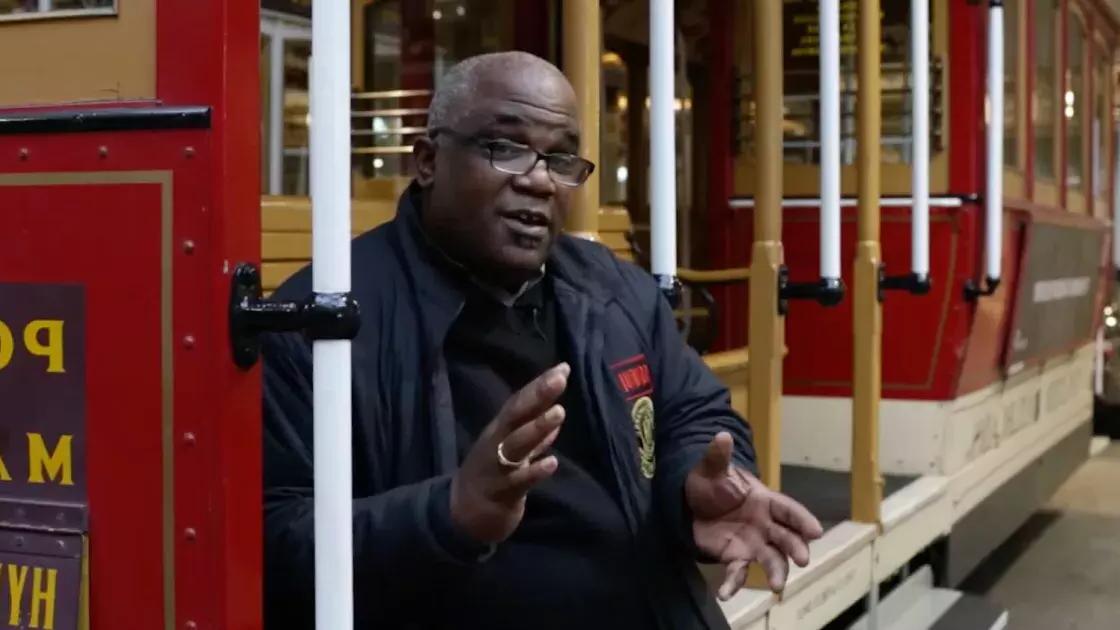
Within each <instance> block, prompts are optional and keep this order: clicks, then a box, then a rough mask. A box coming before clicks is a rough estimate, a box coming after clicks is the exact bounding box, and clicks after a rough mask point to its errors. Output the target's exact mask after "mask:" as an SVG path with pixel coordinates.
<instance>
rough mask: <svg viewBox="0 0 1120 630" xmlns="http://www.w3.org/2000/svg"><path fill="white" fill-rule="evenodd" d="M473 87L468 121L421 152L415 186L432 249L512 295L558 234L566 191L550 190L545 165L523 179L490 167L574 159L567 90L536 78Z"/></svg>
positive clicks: (518, 75)
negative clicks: (532, 156)
mask: <svg viewBox="0 0 1120 630" xmlns="http://www.w3.org/2000/svg"><path fill="white" fill-rule="evenodd" d="M487 75H488V76H483V77H480V80H479V84H478V86H477V90H476V92H475V93H474V95H473V97H471V98H469V99H468V102H467V103H465V106H466V107H467V108H468V111H467V112H466V113H465V115H463V116H462V117H460V118H459V119H458V122H457V123H456V124H455V125H454V126H453V127H452V128H451V129H450V130H449V131H448V132H446V133H437V134H436V137H435V140H434V143H433V145H432V146H430V147H428V148H427V150H426V149H424V148H420V147H421V145H418V150H417V167H418V168H417V170H418V176H417V179H418V181H420V183H421V185H422V186H425V187H426V188H427V189H428V192H429V204H428V207H427V208H425V211H424V212H425V214H424V223H425V227H426V228H427V230H428V231H429V233H431V234H432V236H433V237H434V238H436V239H437V242H438V243H439V245H440V246H441V247H443V248H444V249H445V250H447V251H448V253H449V254H450V255H452V256H453V257H454V258H456V259H457V260H459V261H460V262H463V263H464V264H467V265H469V266H471V267H472V268H473V269H474V270H475V271H476V272H477V273H482V274H486V275H488V276H492V278H491V280H492V281H495V282H497V283H500V284H503V285H506V286H509V287H514V286H517V285H518V284H520V283H521V282H524V281H525V280H526V279H527V278H529V277H532V275H533V274H535V273H537V272H538V271H539V269H540V267H541V265H542V264H543V263H544V262H545V260H546V258H547V257H548V253H549V250H550V248H551V247H552V244H553V242H554V241H555V239H556V235H557V234H558V233H559V232H560V230H561V229H562V228H563V226H564V222H565V219H566V218H567V214H568V200H569V197H570V195H571V193H572V191H573V190H575V189H574V188H571V187H568V186H564V185H561V184H557V183H556V182H555V181H554V180H553V177H552V176H551V175H550V173H549V172H548V168H547V166H546V163H545V161H544V160H541V161H539V162H537V164H536V165H535V166H534V167H533V170H531V171H530V172H529V173H527V174H524V175H518V174H511V173H507V172H502V171H500V170H498V169H496V168H494V167H493V166H492V165H491V156H492V155H493V158H494V161H495V162H496V163H497V162H499V161H500V160H501V158H502V157H503V155H507V154H509V153H510V152H517V151H521V150H523V147H529V148H531V149H533V150H534V151H538V152H540V153H569V154H578V153H579V125H578V122H577V120H576V102H575V96H574V94H573V92H572V89H571V86H570V85H569V84H568V82H567V81H566V80H565V79H564V78H563V76H561V75H557V74H554V73H547V72H542V70H541V69H539V68H533V67H525V68H518V67H513V68H507V69H506V70H505V71H504V72H493V71H491V72H488V73H487Z"/></svg>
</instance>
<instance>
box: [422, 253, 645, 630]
mask: <svg viewBox="0 0 1120 630" xmlns="http://www.w3.org/2000/svg"><path fill="white" fill-rule="evenodd" d="M463 286H464V291H465V293H466V295H467V300H466V303H465V306H464V307H463V310H462V312H461V313H460V315H459V317H458V318H457V319H456V321H455V323H454V324H453V325H452V327H451V329H450V331H449V332H448V336H447V339H446V342H445V347H444V351H445V356H446V358H447V362H448V374H449V378H450V382H451V393H452V401H453V405H454V409H455V415H456V420H457V422H458V425H459V426H458V431H459V436H458V437H459V440H458V445H459V458H460V461H462V459H463V458H464V457H465V456H466V453H467V451H468V450H469V448H470V446H471V444H473V442H474V440H475V439H476V438H477V436H478V435H479V433H481V431H482V430H483V429H484V428H485V427H486V425H487V424H488V423H489V422H490V421H491V420H492V419H493V418H494V416H495V415H496V414H497V413H498V410H499V409H500V407H501V406H502V404H503V403H504V402H505V401H506V400H507V399H508V398H509V397H510V396H511V395H512V394H513V393H514V392H516V391H517V390H518V389H520V388H521V387H523V386H524V385H526V384H528V383H529V382H530V381H531V380H532V379H534V378H536V376H538V375H539V374H541V373H542V372H544V371H546V370H548V369H549V368H551V367H552V366H554V365H556V364H557V363H560V362H561V361H565V360H568V361H569V362H571V361H570V358H569V357H568V356H567V348H569V347H570V346H571V344H569V343H566V338H565V335H566V331H565V330H564V327H563V325H562V324H560V323H559V322H558V321H557V319H558V318H557V309H556V305H555V300H554V298H553V293H552V282H551V280H550V279H549V278H548V277H547V275H546V276H545V277H544V278H543V279H542V280H541V281H540V282H538V283H537V284H535V285H534V286H532V287H531V288H529V289H528V290H527V291H525V292H524V293H523V294H522V295H521V296H520V297H518V299H517V300H516V301H515V302H514V304H513V305H512V306H506V305H504V304H502V303H501V302H499V301H498V300H496V299H495V298H494V297H492V296H491V295H488V294H487V293H485V292H484V291H482V290H481V289H480V288H478V287H477V286H476V285H474V284H473V283H470V282H469V281H466V282H464V285H463ZM578 380H579V379H577V378H569V379H568V388H567V390H566V391H565V394H564V396H563V398H562V400H561V404H562V405H563V406H564V408H565V411H566V419H565V421H564V424H563V426H562V428H561V430H560V433H559V435H558V436H557V439H556V442H555V444H554V446H553V448H552V453H553V454H554V455H556V456H557V459H558V460H559V466H558V468H557V471H556V473H555V474H554V475H553V477H551V478H550V479H548V480H546V481H544V482H542V483H541V484H540V485H538V486H537V487H536V488H534V489H533V490H532V491H530V493H529V496H528V499H527V503H526V510H525V516H524V519H523V520H522V522H521V525H520V526H519V527H518V529H517V530H516V531H515V532H514V534H513V536H512V537H511V538H510V539H509V540H507V541H505V542H503V543H502V544H500V545H499V546H498V548H497V550H496V552H495V553H494V555H493V556H492V557H490V558H489V559H488V560H486V561H485V562H483V563H480V564H479V565H478V566H477V567H474V568H473V569H472V571H471V576H470V578H469V579H468V580H466V582H467V583H466V584H463V585H460V586H458V587H453V590H454V591H456V593H455V595H457V596H458V597H457V599H459V601H456V602H454V603H453V604H452V605H450V606H448V609H449V610H454V611H455V614H454V621H455V623H456V625H457V626H458V627H463V624H464V623H465V624H467V625H468V626H469V627H486V628H493V629H499V628H525V627H535V628H553V627H555V628H579V627H581V626H582V627H583V628H592V627H612V628H649V627H653V625H654V624H653V623H652V622H651V618H650V612H649V605H648V603H647V601H646V599H645V597H646V596H645V589H644V588H643V586H642V576H641V575H639V573H640V572H639V571H638V568H637V567H638V563H637V562H635V560H636V557H635V552H634V548H635V547H634V544H633V542H632V540H631V536H630V533H629V531H628V528H627V525H626V521H625V518H624V516H623V513H622V510H621V508H620V507H619V503H618V500H617V497H616V495H617V493H616V492H615V490H614V489H613V488H614V480H613V477H612V473H611V472H610V470H609V463H608V460H607V458H606V456H605V453H606V451H605V445H604V444H603V438H602V436H601V435H600V434H599V432H598V431H595V430H593V427H592V423H591V418H590V415H589V411H588V409H587V405H586V401H585V398H584V396H583V395H582V393H581V392H580V391H579V383H578ZM495 456H496V454H495Z"/></svg>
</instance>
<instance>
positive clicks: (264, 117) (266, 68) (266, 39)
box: [259, 35, 272, 192]
mask: <svg viewBox="0 0 1120 630" xmlns="http://www.w3.org/2000/svg"><path fill="white" fill-rule="evenodd" d="M271 47H272V37H270V36H268V35H261V43H260V57H259V62H260V80H261V85H260V89H261V91H260V98H261V190H262V191H265V192H267V191H268V156H269V154H270V149H271V146H270V145H269V133H268V123H269V116H268V112H269V111H270V110H271V108H272V101H271V99H270V98H269V97H270V93H271V90H270V89H269V87H270V85H271V83H270V81H269V78H270V77H271V76H272V72H271V64H270V63H269V61H270V59H271V55H269V50H270V49H271Z"/></svg>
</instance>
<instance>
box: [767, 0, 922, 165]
mask: <svg viewBox="0 0 1120 630" xmlns="http://www.w3.org/2000/svg"><path fill="white" fill-rule="evenodd" d="M819 9H820V7H819V3H818V2H817V0H785V2H784V4H783V10H782V20H783V36H782V43H783V48H784V51H783V59H782V61H781V63H782V68H783V75H782V82H783V89H784V91H785V98H784V104H785V120H784V122H783V125H784V128H785V129H784V134H783V135H784V141H783V146H784V150H785V160H786V162H787V163H793V164H819V163H820V51H819ZM881 11H882V14H883V18H882V24H881V32H882V57H881V63H880V67H881V69H882V74H881V79H880V81H881V86H882V149H881V155H882V161H883V163H884V164H909V163H910V159H911V155H912V152H913V150H912V148H911V145H912V142H911V139H910V134H911V127H912V118H911V112H912V108H913V103H912V98H911V94H910V91H911V77H912V74H911V72H910V68H911V59H910V3H909V2H884V3H882V5H881ZM858 16H859V11H858V3H857V2H854V1H852V0H845V1H843V2H841V3H840V90H841V97H840V133H841V144H840V160H841V162H842V163H843V164H845V165H850V164H854V163H855V159H856V92H857V78H858V77H857V74H858V72H857V55H856V49H857V45H856V44H857V41H856V40H857V25H858ZM929 32H930V38H931V44H930V50H932V49H933V45H932V36H933V12H932V11H931V12H930V30H929ZM931 61H934V60H931ZM940 81H941V77H940V73H939V72H938V71H937V65H936V63H934V64H933V65H932V67H931V69H930V91H931V98H930V107H931V108H936V107H939V105H940V102H939V99H938V98H937V97H936V94H937V93H938V88H937V86H938V84H939V83H940ZM745 84H746V86H745V87H746V88H747V89H748V90H751V89H753V81H751V80H750V79H749V78H748V79H747V81H745ZM752 98H753V97H752ZM751 110H752V113H753V106H752V108H751ZM934 127H935V128H936V125H934ZM748 134H749V135H748V137H747V147H748V151H753V144H754V138H753V135H754V129H753V124H752V125H750V126H749V127H748ZM936 145H937V143H934V142H931V143H930V146H931V149H930V150H931V153H933V152H936V151H937V149H936Z"/></svg>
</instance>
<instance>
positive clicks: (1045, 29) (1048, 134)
mask: <svg viewBox="0 0 1120 630" xmlns="http://www.w3.org/2000/svg"><path fill="white" fill-rule="evenodd" d="M1059 21H1060V20H1058V0H1035V4H1034V16H1033V20H1032V22H1033V27H1034V94H1033V96H1032V100H1033V103H1034V111H1033V112H1032V114H1031V118H1032V127H1033V129H1034V176H1035V177H1036V178H1038V179H1045V180H1051V181H1053V180H1054V176H1055V161H1056V156H1055V149H1056V144H1055V139H1056V138H1057V135H1058V134H1057V131H1056V130H1057V126H1058V111H1057V107H1056V104H1057V103H1056V102H1057V93H1058V86H1057V84H1056V74H1057V63H1056V62H1057V57H1058V54H1057V53H1058V50H1057V45H1056V39H1057V37H1056V35H1057V28H1058V27H1057V25H1058V23H1059Z"/></svg>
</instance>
